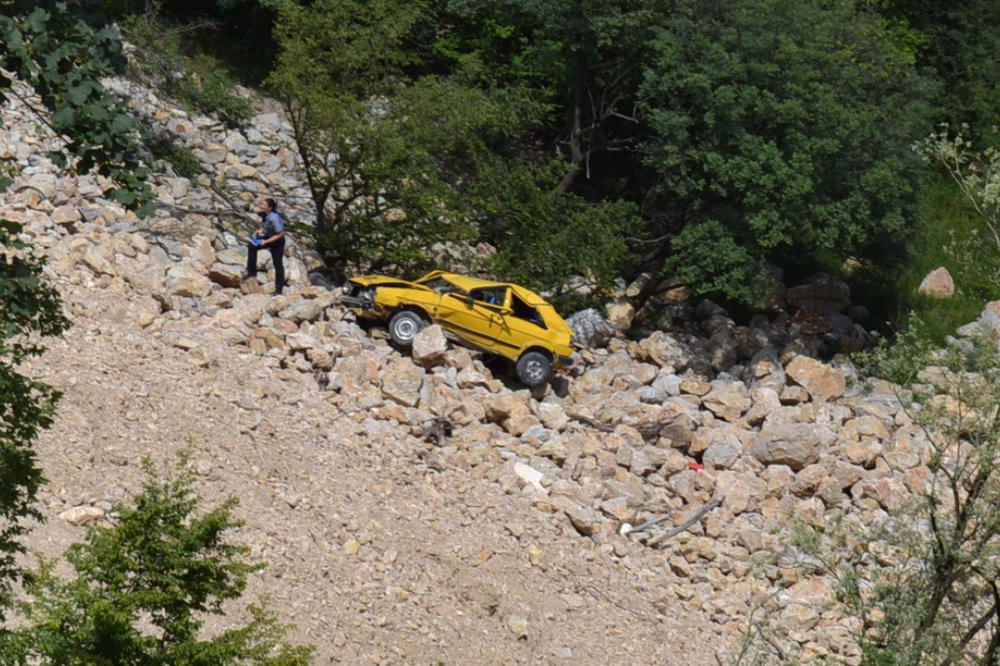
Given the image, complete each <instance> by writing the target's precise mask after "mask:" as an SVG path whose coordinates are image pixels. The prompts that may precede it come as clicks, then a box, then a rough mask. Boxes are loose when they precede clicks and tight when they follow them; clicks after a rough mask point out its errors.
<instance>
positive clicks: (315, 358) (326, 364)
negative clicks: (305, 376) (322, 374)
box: [306, 347, 334, 370]
mask: <svg viewBox="0 0 1000 666" xmlns="http://www.w3.org/2000/svg"><path fill="white" fill-rule="evenodd" d="M306 358H307V359H309V362H310V363H311V364H312V367H314V368H316V369H317V370H332V369H333V362H334V359H333V355H332V354H330V352H328V351H327V350H326V349H323V348H321V347H311V348H309V349H307V350H306Z"/></svg>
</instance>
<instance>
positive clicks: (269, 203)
mask: <svg viewBox="0 0 1000 666" xmlns="http://www.w3.org/2000/svg"><path fill="white" fill-rule="evenodd" d="M277 207H278V202H277V201H275V200H274V199H272V198H271V197H267V198H265V199H264V203H263V207H262V208H261V212H262V213H270V212H271V211H272V210H274V209H275V208H277Z"/></svg>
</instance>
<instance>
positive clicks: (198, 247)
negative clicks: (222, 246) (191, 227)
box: [188, 234, 215, 270]
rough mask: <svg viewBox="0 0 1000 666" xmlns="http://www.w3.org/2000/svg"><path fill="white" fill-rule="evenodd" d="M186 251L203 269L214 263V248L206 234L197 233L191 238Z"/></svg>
mask: <svg viewBox="0 0 1000 666" xmlns="http://www.w3.org/2000/svg"><path fill="white" fill-rule="evenodd" d="M188 251H189V256H190V257H191V259H192V260H194V261H195V263H197V264H198V265H199V266H201V268H202V269H203V270H204V269H207V268H208V267H209V266H211V265H212V264H214V263H215V249H214V248H213V247H212V241H211V239H210V238H208V237H207V236H204V235H202V234H198V235H196V236H195V237H194V238H192V239H191V247H190V248H189V249H188Z"/></svg>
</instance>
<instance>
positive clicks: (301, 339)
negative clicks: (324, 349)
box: [285, 331, 319, 351]
mask: <svg viewBox="0 0 1000 666" xmlns="http://www.w3.org/2000/svg"><path fill="white" fill-rule="evenodd" d="M285 344H286V345H288V348H289V349H290V350H292V351H305V350H306V349H311V348H313V347H316V346H317V345H318V344H319V343H318V342H317V341H316V338H314V337H313V336H311V335H309V334H308V333H305V332H303V331H296V332H294V333H289V334H288V335H286V336H285Z"/></svg>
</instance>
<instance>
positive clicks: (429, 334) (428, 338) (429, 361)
mask: <svg viewBox="0 0 1000 666" xmlns="http://www.w3.org/2000/svg"><path fill="white" fill-rule="evenodd" d="M447 351H448V339H447V338H445V336H444V329H442V328H441V327H440V326H438V325H437V324H432V325H431V326H428V327H427V328H424V329H423V330H421V331H420V332H419V333H417V335H416V336H415V337H414V338H413V347H412V353H413V360H414V362H415V363H418V364H420V365H422V366H424V367H431V366H434V365H440V364H442V363H444V358H445V354H446V353H447Z"/></svg>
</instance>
